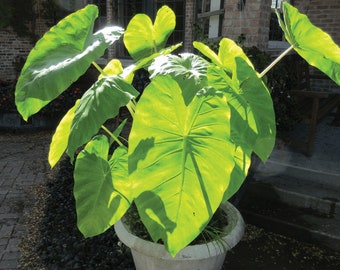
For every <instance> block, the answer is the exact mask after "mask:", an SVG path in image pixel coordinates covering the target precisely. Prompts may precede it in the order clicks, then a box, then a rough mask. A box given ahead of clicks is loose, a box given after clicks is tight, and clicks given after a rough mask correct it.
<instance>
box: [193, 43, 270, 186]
mask: <svg viewBox="0 0 340 270" xmlns="http://www.w3.org/2000/svg"><path fill="white" fill-rule="evenodd" d="M199 48H202V46H200V47H198V49H199ZM210 55H212V52H210ZM211 57H212V58H213V61H214V62H218V63H219V65H220V64H222V67H223V68H224V67H225V68H226V69H222V68H219V67H217V66H212V67H210V68H209V70H208V80H209V85H211V86H213V87H214V88H216V89H219V90H221V91H223V92H224V93H225V95H226V96H227V102H228V104H229V105H230V108H231V114H232V115H231V132H232V133H231V137H232V139H233V141H234V142H235V144H236V145H238V146H241V147H244V151H245V152H248V150H246V149H252V150H253V151H255V153H256V154H257V155H258V156H259V157H260V158H261V159H262V160H263V161H265V160H267V158H268V157H269V155H270V153H271V151H272V149H273V147H274V142H275V136H276V124H275V114H274V108H273V102H272V99H271V96H270V93H269V91H268V89H267V87H266V86H265V84H264V83H263V82H262V80H261V79H260V78H259V76H258V75H257V73H256V71H255V70H254V68H253V65H252V64H251V62H250V60H249V59H248V57H247V56H246V55H245V53H244V52H243V50H242V49H241V48H240V47H239V46H237V45H236V43H235V42H234V41H232V40H230V39H227V38H224V39H222V40H221V42H220V48H219V52H218V55H217V56H216V55H215V56H211ZM216 58H218V59H219V61H217V60H216ZM229 71H230V72H231V77H229V74H228V73H226V72H229ZM242 181H243V180H242Z"/></svg>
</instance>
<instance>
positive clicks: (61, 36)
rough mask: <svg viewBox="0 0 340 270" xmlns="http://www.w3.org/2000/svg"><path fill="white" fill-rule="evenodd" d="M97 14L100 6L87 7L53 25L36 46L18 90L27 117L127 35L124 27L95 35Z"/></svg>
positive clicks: (25, 66) (20, 79)
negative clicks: (94, 28)
mask: <svg viewBox="0 0 340 270" xmlns="http://www.w3.org/2000/svg"><path fill="white" fill-rule="evenodd" d="M97 15H98V8H97V7H96V6H94V5H88V6H86V7H85V8H83V9H81V10H79V11H77V12H75V13H73V14H71V15H69V16H67V17H66V18H64V19H63V20H61V21H60V22H59V23H58V24H57V25H56V26H54V27H52V28H51V29H50V30H49V31H48V32H47V33H45V35H44V36H43V37H42V38H41V39H40V40H39V41H38V42H37V44H36V45H35V47H34V48H33V49H32V51H31V52H30V54H29V55H28V57H27V61H26V63H25V65H24V67H23V69H22V72H21V74H20V77H19V79H18V83H17V85H16V91H15V102H16V105H17V109H18V111H19V112H20V114H21V115H22V116H23V118H24V119H25V120H27V119H28V117H29V116H31V115H32V114H34V113H36V112H38V111H39V110H40V109H41V108H42V107H44V106H45V105H46V104H48V103H49V102H50V101H52V100H53V99H54V98H56V97H57V96H59V95H60V94H61V93H62V92H63V91H64V90H65V89H67V87H69V86H70V85H71V84H72V83H73V82H74V81H76V80H77V79H78V78H79V77H80V76H81V75H82V74H84V73H85V71H86V70H87V69H88V67H89V66H90V65H91V63H92V62H93V61H94V60H96V59H97V58H99V57H100V56H102V55H103V54H104V51H105V50H106V49H107V47H108V46H109V45H111V44H112V43H113V42H114V41H115V40H118V39H119V38H120V36H121V35H122V34H123V29H122V28H120V27H107V28H104V29H102V30H100V31H98V32H97V33H95V34H93V33H92V32H93V25H94V21H95V19H96V17H97Z"/></svg>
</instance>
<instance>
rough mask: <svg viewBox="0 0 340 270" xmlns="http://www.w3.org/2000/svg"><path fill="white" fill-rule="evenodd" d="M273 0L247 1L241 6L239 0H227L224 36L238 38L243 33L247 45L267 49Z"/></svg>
mask: <svg viewBox="0 0 340 270" xmlns="http://www.w3.org/2000/svg"><path fill="white" fill-rule="evenodd" d="M270 3H271V0H253V1H246V4H245V6H243V7H242V10H241V6H240V1H239V0H225V1H224V8H225V15H224V20H223V26H222V27H223V29H222V36H224V37H228V38H231V39H233V40H237V39H238V37H239V36H240V35H241V34H244V35H245V37H246V42H245V45H246V46H257V47H258V48H259V49H262V50H264V49H266V48H267V45H268V36H269V20H270Z"/></svg>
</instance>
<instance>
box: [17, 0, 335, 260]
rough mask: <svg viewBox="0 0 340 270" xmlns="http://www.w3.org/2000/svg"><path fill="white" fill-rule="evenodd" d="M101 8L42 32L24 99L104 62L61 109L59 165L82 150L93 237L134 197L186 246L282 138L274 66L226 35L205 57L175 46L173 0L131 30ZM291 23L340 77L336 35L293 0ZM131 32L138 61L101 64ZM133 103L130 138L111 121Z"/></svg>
mask: <svg viewBox="0 0 340 270" xmlns="http://www.w3.org/2000/svg"><path fill="white" fill-rule="evenodd" d="M97 15H98V10H97V7H96V6H94V5H88V6H86V7H85V8H84V9H82V10H79V11H77V12H75V13H73V14H71V15H69V16H68V17H66V18H65V19H63V20H62V21H60V22H59V23H58V24H57V25H56V26H54V27H52V28H51V29H50V30H49V31H48V32H47V33H46V34H45V35H44V36H43V37H42V38H41V39H40V40H39V41H38V43H37V44H36V45H35V47H34V48H33V50H32V51H31V53H30V54H29V56H28V58H27V62H26V64H25V65H24V67H23V69H22V72H21V75H20V78H19V80H18V83H17V87H16V92H15V98H16V105H17V109H18V111H19V112H20V113H21V115H22V116H23V118H24V119H25V120H27V119H28V117H29V116H31V115H32V114H34V113H37V112H38V111H39V110H40V109H41V108H43V107H44V106H45V105H46V104H48V103H49V102H51V101H52V100H53V99H54V98H56V97H57V96H58V95H59V94H60V93H62V92H63V91H64V90H65V89H66V88H67V87H68V86H69V85H71V84H72V82H74V81H75V80H77V78H79V77H80V76H81V75H82V74H83V73H84V72H85V71H86V70H87V69H88V68H89V66H90V65H91V64H93V65H95V66H96V67H97V68H98V70H99V71H100V73H101V74H100V76H99V77H98V80H97V81H96V82H95V83H94V84H93V85H92V86H91V87H90V88H89V89H88V90H87V92H86V93H85V94H84V95H83V97H82V98H81V99H80V100H78V101H77V102H76V104H75V105H74V107H73V108H71V109H70V110H69V111H68V112H67V113H66V115H65V116H64V117H63V119H62V120H61V122H60V124H59V126H58V127H57V129H56V131H55V134H54V135H53V138H52V142H51V146H50V152H49V162H50V164H51V166H52V167H53V166H54V165H55V164H56V163H57V162H58V160H59V159H60V157H61V156H62V155H63V153H65V152H66V153H67V155H69V156H70V158H71V161H72V162H75V170H74V196H75V199H76V211H77V216H78V227H79V230H80V231H81V232H82V233H83V235H84V236H85V237H91V236H95V235H98V234H100V233H102V232H104V231H105V230H107V229H108V228H109V227H110V226H112V225H113V224H114V223H115V222H117V221H118V220H119V219H120V218H121V217H122V216H123V215H124V214H125V212H126V211H127V210H128V208H129V207H130V205H131V204H132V203H133V202H134V203H135V204H136V206H137V209H138V213H139V216H140V218H141V220H142V222H143V224H144V225H145V227H146V228H147V230H148V232H149V234H150V236H151V238H152V239H153V240H154V241H158V240H160V239H161V240H162V241H163V243H164V245H165V247H166V249H167V250H168V251H169V253H170V254H171V255H172V256H175V255H176V254H177V253H178V252H179V251H180V250H181V249H183V248H184V247H185V246H187V245H188V244H190V242H192V241H193V240H194V239H195V238H196V237H197V236H198V235H199V234H200V233H201V232H202V231H203V229H204V227H205V226H206V225H207V223H208V222H209V220H210V219H211V218H212V216H213V214H214V212H215V211H216V209H217V208H218V207H219V205H220V204H221V203H222V202H224V201H226V200H228V199H229V198H230V197H231V196H232V195H233V194H235V192H237V190H238V189H239V188H240V186H241V184H242V182H243V181H244V179H245V177H246V175H247V172H248V168H249V166H250V157H251V155H252V153H253V152H254V153H255V154H256V155H258V156H259V157H260V158H261V160H262V161H266V159H267V158H268V157H269V155H270V153H271V151H272V149H273V146H274V142H275V116H274V110H273V103H272V100H271V96H270V93H269V91H268V89H267V87H266V85H265V84H264V83H263V81H262V79H261V77H262V76H263V75H264V74H265V72H264V73H262V74H258V73H257V72H256V71H255V70H254V68H253V65H252V63H251V62H250V61H249V59H248V58H247V56H246V55H245V54H244V52H243V51H242V49H241V48H240V47H238V46H237V45H236V44H235V42H233V41H232V40H230V39H227V38H223V39H222V41H221V42H220V46H219V51H218V53H217V54H215V53H214V52H213V51H212V50H211V49H210V48H209V47H207V46H206V45H204V44H202V43H199V42H195V43H194V47H195V48H196V49H197V50H198V51H199V52H200V55H204V58H203V57H202V56H200V55H197V54H192V53H183V54H180V55H176V54H174V53H173V51H174V50H175V49H176V48H177V47H179V46H180V45H181V44H177V45H173V46H170V47H165V46H166V44H167V39H168V37H169V36H170V34H171V33H172V32H173V30H174V28H175V14H174V13H173V11H172V10H171V9H170V8H168V7H167V6H163V7H162V8H161V9H160V10H159V11H158V13H157V16H156V18H155V21H154V22H152V21H151V20H150V18H149V17H148V16H146V15H144V14H137V15H136V16H135V17H133V18H132V20H131V21H130V23H129V24H128V26H127V28H126V30H124V29H122V28H120V27H114V26H110V27H105V28H104V29H102V30H100V31H98V32H96V33H93V25H94V21H95V19H96V17H97ZM280 24H281V26H282V27H283V29H284V32H285V34H286V37H287V40H288V42H290V43H291V44H292V47H291V49H292V48H293V49H295V50H296V51H297V52H298V53H300V54H301V55H302V56H303V57H304V58H306V59H307V61H309V62H310V63H311V64H313V65H315V66H317V67H319V68H320V69H321V70H323V71H324V72H326V73H327V74H328V75H330V76H331V78H332V79H335V81H336V82H337V83H339V74H340V73H339V69H340V68H339V65H340V64H339V63H340V59H339V58H340V53H339V48H338V47H337V46H336V45H335V44H334V42H333V41H332V40H331V38H330V37H329V36H328V35H327V34H326V33H324V32H322V31H321V30H320V29H318V28H316V27H315V26H313V25H312V24H311V23H310V22H309V20H308V19H307V17H306V16H305V15H302V14H300V13H299V12H298V11H297V10H296V9H295V8H294V7H292V6H290V5H289V4H287V3H285V4H284V21H281V19H280ZM122 35H124V37H123V39H124V44H125V47H126V49H127V51H128V52H129V54H130V55H131V57H132V58H133V60H134V62H135V64H134V65H132V66H128V67H126V68H123V67H122V65H121V63H120V62H119V61H118V60H117V59H114V60H112V61H110V62H109V64H108V65H107V66H106V67H105V68H104V69H101V68H100V67H99V66H98V65H97V64H96V63H95V62H94V61H95V60H97V59H98V58H99V57H100V56H102V55H103V54H104V51H105V49H107V48H108V47H109V46H110V45H111V44H112V43H114V42H115V41H117V40H118V39H119V38H121V36H122ZM315 36H317V38H315ZM206 59H209V60H206ZM141 68H145V69H148V71H149V73H150V80H151V82H150V84H149V85H148V86H147V87H146V89H145V90H144V92H143V94H142V95H141V96H140V97H139V98H138V101H137V97H138V95H139V93H138V92H137V91H136V90H135V89H134V87H133V86H132V85H131V82H132V79H133V76H134V72H135V71H136V70H138V69H141ZM124 106H126V107H127V108H128V110H129V111H130V113H131V116H132V128H131V132H130V135H129V137H128V140H127V141H125V140H123V139H122V138H121V137H120V135H119V134H120V131H121V130H122V127H123V124H124V123H125V122H126V121H123V123H122V124H121V125H119V126H118V128H117V129H116V130H110V129H109V128H108V127H106V126H104V123H105V122H106V121H107V120H108V119H112V118H114V117H116V116H117V114H118V112H119V109H120V108H121V107H124ZM100 129H103V130H104V131H105V132H106V135H103V132H100V133H98V132H99V130H100ZM98 134H101V135H98ZM80 147H83V148H81V149H83V150H81V151H80V152H79V151H78V149H79V148H80ZM111 149H114V151H111ZM78 152H79V154H78V155H76V153H78Z"/></svg>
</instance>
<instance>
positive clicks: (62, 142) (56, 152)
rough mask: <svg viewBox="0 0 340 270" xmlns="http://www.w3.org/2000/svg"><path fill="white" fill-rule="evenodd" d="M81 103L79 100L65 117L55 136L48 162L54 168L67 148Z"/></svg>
mask: <svg viewBox="0 0 340 270" xmlns="http://www.w3.org/2000/svg"><path fill="white" fill-rule="evenodd" d="M79 102H80V100H79V99H78V100H77V101H76V103H75V104H74V106H73V107H72V108H71V109H69V111H68V112H67V113H66V114H65V115H64V117H63V118H62V119H61V121H60V123H59V125H58V127H57V129H56V131H55V133H54V134H53V137H52V142H51V145H50V151H49V153H48V162H49V163H50V165H51V167H52V168H53V167H54V166H55V165H56V164H57V162H58V161H59V159H60V158H61V156H62V155H63V154H64V152H65V150H66V148H67V144H68V138H69V135H70V131H71V125H72V121H73V118H74V113H75V111H76V109H77V107H78V105H79Z"/></svg>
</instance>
